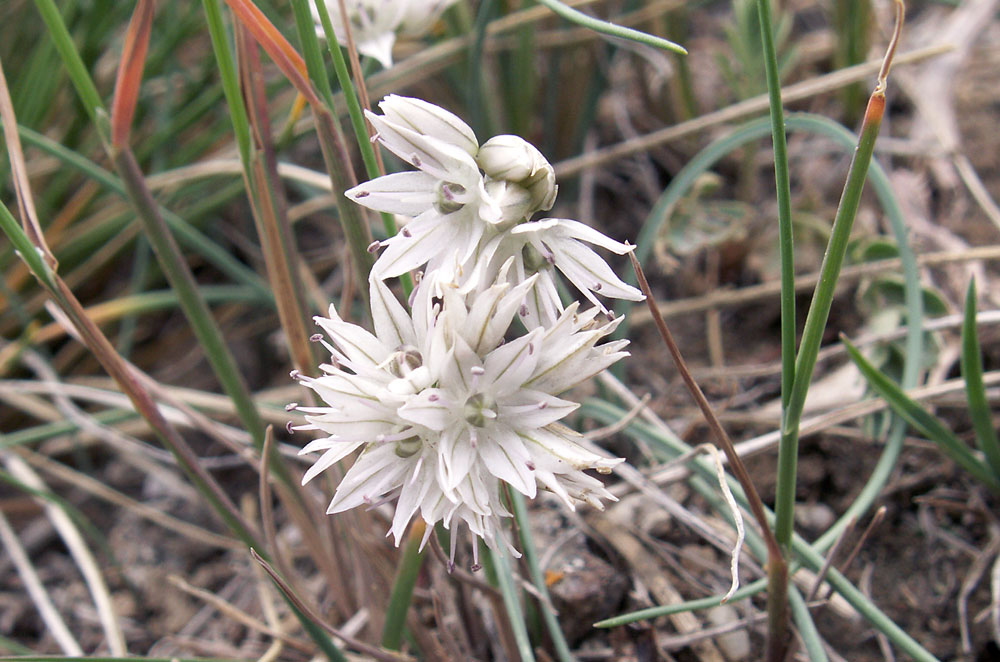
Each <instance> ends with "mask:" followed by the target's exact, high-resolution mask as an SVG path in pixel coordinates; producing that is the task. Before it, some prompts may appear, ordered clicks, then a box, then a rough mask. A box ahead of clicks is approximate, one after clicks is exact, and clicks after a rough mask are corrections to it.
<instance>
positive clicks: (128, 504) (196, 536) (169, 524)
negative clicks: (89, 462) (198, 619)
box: [20, 449, 246, 551]
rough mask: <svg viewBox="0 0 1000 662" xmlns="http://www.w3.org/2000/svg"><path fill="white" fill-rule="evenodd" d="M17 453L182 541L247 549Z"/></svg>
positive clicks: (61, 468) (35, 455)
mask: <svg viewBox="0 0 1000 662" xmlns="http://www.w3.org/2000/svg"><path fill="white" fill-rule="evenodd" d="M20 453H21V455H22V456H23V457H24V459H25V460H27V461H28V462H29V463H30V464H32V465H34V466H36V467H38V468H39V469H41V470H42V471H44V472H45V473H47V474H50V475H52V476H54V477H55V478H58V479H59V480H61V481H64V482H66V483H68V484H70V485H72V486H73V487H75V488H78V489H80V490H83V491H84V492H86V493H87V494H90V495H92V496H94V497H96V498H98V499H102V500H104V501H106V502H108V503H109V504H112V505H115V506H118V507H119V508H123V509H125V510H128V511H130V512H132V513H134V514H135V515H137V516H138V517H141V518H143V519H145V520H148V521H150V522H152V523H153V524H156V525H157V526H161V527H163V528H164V529H166V530H167V531H170V532H172V533H175V534H177V535H179V536H182V537H184V538H188V539H190V540H191V541H192V542H195V543H198V544H201V545H207V546H209V547H215V548H219V549H228V550H231V551H244V550H246V546H245V545H244V544H243V543H241V542H239V541H237V540H234V539H233V538H227V537H226V536H220V535H219V534H217V533H214V532H212V531H208V530H206V529H203V528H201V527H199V526H195V525H194V524H190V523H188V522H185V521H183V520H179V519H177V518H176V517H173V516H171V515H168V514H166V513H165V512H163V510H162V509H160V508H156V507H154V506H150V505H148V504H145V503H142V502H141V501H136V500H135V499H132V498H131V497H128V496H126V495H124V494H122V493H121V492H119V491H117V490H114V489H112V488H110V487H108V486H107V485H105V484H104V483H102V482H101V481H99V480H97V479H96V478H91V477H90V476H88V475H87V474H85V473H82V472H80V471H76V470H75V469H71V468H69V467H67V466H66V465H64V464H61V463H59V462H56V461H55V460H50V459H49V458H47V457H45V456H44V455H41V454H39V453H35V452H32V451H29V450H26V449H20Z"/></svg>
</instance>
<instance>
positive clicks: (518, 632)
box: [489, 549, 535, 662]
mask: <svg viewBox="0 0 1000 662" xmlns="http://www.w3.org/2000/svg"><path fill="white" fill-rule="evenodd" d="M489 557H490V559H491V560H492V561H493V566H494V568H495V571H496V578H497V584H498V585H499V588H500V594H501V595H502V596H503V606H504V608H505V609H506V610H507V617H508V620H509V621H510V627H511V630H513V632H514V641H515V642H516V643H517V650H518V652H519V653H520V655H521V662H535V653H534V651H533V650H532V648H531V641H530V640H529V638H528V628H527V627H525V625H524V613H523V612H522V611H521V599H520V596H519V595H518V590H517V586H516V584H515V582H514V573H513V571H512V570H511V567H510V559H508V558H507V554H506V553H504V552H498V551H495V550H493V549H491V550H489Z"/></svg>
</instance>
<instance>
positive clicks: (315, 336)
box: [309, 333, 323, 342]
mask: <svg viewBox="0 0 1000 662" xmlns="http://www.w3.org/2000/svg"><path fill="white" fill-rule="evenodd" d="M322 339H323V334H322V333H314V334H312V335H311V336H309V342H319V341H320V340H322Z"/></svg>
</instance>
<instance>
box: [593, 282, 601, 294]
mask: <svg viewBox="0 0 1000 662" xmlns="http://www.w3.org/2000/svg"><path fill="white" fill-rule="evenodd" d="M594 291H595V292H600V291H601V284H600V283H594Z"/></svg>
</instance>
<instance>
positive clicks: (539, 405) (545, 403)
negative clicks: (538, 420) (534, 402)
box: [538, 402, 549, 409]
mask: <svg viewBox="0 0 1000 662" xmlns="http://www.w3.org/2000/svg"><path fill="white" fill-rule="evenodd" d="M548 406H549V403H547V402H539V403H538V408H539V409H545V408H546V407H548Z"/></svg>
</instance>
